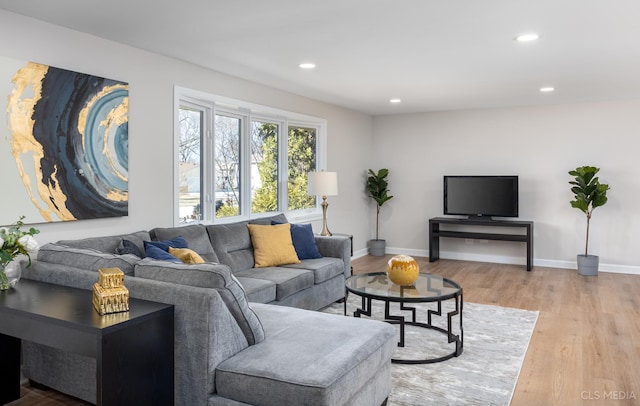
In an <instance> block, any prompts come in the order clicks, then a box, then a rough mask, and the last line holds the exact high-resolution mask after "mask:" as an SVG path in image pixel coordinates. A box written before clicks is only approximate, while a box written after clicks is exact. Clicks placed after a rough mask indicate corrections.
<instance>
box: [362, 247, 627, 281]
mask: <svg viewBox="0 0 640 406" xmlns="http://www.w3.org/2000/svg"><path fill="white" fill-rule="evenodd" d="M386 253H387V254H393V255H397V254H404V255H412V256H416V257H425V258H428V257H429V251H428V250H417V249H407V248H398V247H387V250H386ZM357 254H358V256H355V255H354V257H353V258H354V259H355V258H360V257H363V256H365V255H367V254H368V250H367V249H366V248H365V249H362V250H359V251H358V252H357ZM440 258H442V259H455V260H460V261H474V262H489V263H493V264H512V265H526V260H525V258H521V257H504V256H498V255H482V254H466V253H461V252H446V251H445V252H442V251H441V252H440ZM533 266H540V267H545V268H561V269H578V265H577V263H576V261H561V260H553V259H540V258H534V259H533ZM598 269H599V271H600V272H609V273H622V274H630V275H640V266H634V265H617V264H607V263H600V266H599V268H598Z"/></svg>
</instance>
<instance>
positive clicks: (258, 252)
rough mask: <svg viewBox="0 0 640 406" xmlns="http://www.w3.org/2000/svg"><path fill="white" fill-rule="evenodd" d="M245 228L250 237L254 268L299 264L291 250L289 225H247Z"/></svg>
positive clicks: (293, 251)
mask: <svg viewBox="0 0 640 406" xmlns="http://www.w3.org/2000/svg"><path fill="white" fill-rule="evenodd" d="M247 227H248V228H249V234H250V235H251V244H252V245H253V257H254V259H255V267H256V268H266V267H270V266H279V265H286V264H297V263H299V262H300V260H299V259H298V255H297V254H296V250H295V248H293V241H292V240H291V225H290V224H288V223H287V224H278V225H261V224H247Z"/></svg>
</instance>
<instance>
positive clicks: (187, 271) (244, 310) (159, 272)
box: [135, 258, 264, 345]
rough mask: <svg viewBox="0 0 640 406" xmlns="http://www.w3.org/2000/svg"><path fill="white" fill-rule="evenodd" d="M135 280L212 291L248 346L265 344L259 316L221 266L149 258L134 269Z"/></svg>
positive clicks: (230, 275) (238, 285)
mask: <svg viewBox="0 0 640 406" xmlns="http://www.w3.org/2000/svg"><path fill="white" fill-rule="evenodd" d="M135 276H137V277H140V278H146V279H154V280H158V281H163V282H172V283H178V284H181V285H189V286H196V287H201V288H213V289H216V290H217V291H218V293H219V294H220V297H222V300H223V301H224V302H225V304H226V305H227V308H228V309H229V311H230V312H231V314H232V315H233V317H234V318H235V320H236V322H237V323H238V325H239V326H240V329H241V330H242V332H243V333H244V335H245V338H246V339H247V342H248V343H249V345H253V344H256V343H259V342H261V341H262V340H264V330H263V328H262V324H260V320H259V319H258V316H256V314H255V313H254V312H253V310H251V308H250V307H249V303H248V302H247V296H246V295H245V292H244V290H243V288H242V285H240V283H239V282H238V280H237V279H236V278H235V277H234V276H233V274H231V271H230V270H229V267H227V266H225V265H220V264H207V263H205V264H193V265H188V264H175V263H170V262H160V261H157V260H153V259H150V258H145V259H143V260H141V261H140V262H139V263H138V264H137V265H136V267H135Z"/></svg>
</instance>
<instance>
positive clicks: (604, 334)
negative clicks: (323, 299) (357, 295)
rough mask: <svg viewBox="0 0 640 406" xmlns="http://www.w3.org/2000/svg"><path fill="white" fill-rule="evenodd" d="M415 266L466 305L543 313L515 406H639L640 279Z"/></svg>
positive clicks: (382, 261)
mask: <svg viewBox="0 0 640 406" xmlns="http://www.w3.org/2000/svg"><path fill="white" fill-rule="evenodd" d="M390 257H391V255H387V256H385V257H372V256H367V257H363V258H359V259H357V260H355V261H353V268H354V273H365V272H376V271H384V269H385V265H386V262H387V260H388V259H389V258H390ZM416 260H417V261H418V264H419V265H420V270H421V272H428V273H431V274H436V275H441V276H444V277H445V278H449V279H453V280H454V281H456V282H458V283H459V284H460V285H461V286H462V288H463V289H464V300H465V302H473V303H483V304H491V305H498V306H505V307H514V308H519V309H527V310H537V311H539V312H540V313H539V317H538V321H537V323H536V327H535V330H534V333H533V336H532V337H531V342H530V345H529V348H528V350H527V355H526V357H525V361H524V364H523V367H522V370H521V372H520V376H519V379H518V383H517V386H516V389H515V392H514V395H513V400H512V402H511V405H512V406H520V405H522V406H530V405H533V406H537V405H540V406H543V405H562V406H565V405H567V406H569V405H594V406H595V405H611V406H613V405H615V406H618V405H620V406H622V405H640V276H638V275H624V274H613V273H604V272H601V273H600V274H599V275H598V276H597V277H585V276H580V275H578V274H577V271H575V270H569V269H555V268H541V267H534V268H533V269H532V271H531V272H527V271H526V270H525V267H524V266H516V265H502V264H487V263H480V262H465V261H452V260H439V261H437V262H434V263H429V262H428V258H417V257H416ZM504 333H505V334H509V332H508V331H505V332H504ZM487 368H491V366H490V365H487Z"/></svg>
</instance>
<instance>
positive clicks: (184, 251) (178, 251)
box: [169, 247, 204, 264]
mask: <svg viewBox="0 0 640 406" xmlns="http://www.w3.org/2000/svg"><path fill="white" fill-rule="evenodd" d="M169 254H171V255H173V256H174V257H176V258H178V259H179V260H180V261H182V262H184V263H185V264H204V259H202V257H201V256H200V255H198V253H197V252H195V251H194V250H191V249H189V248H173V247H169Z"/></svg>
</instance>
